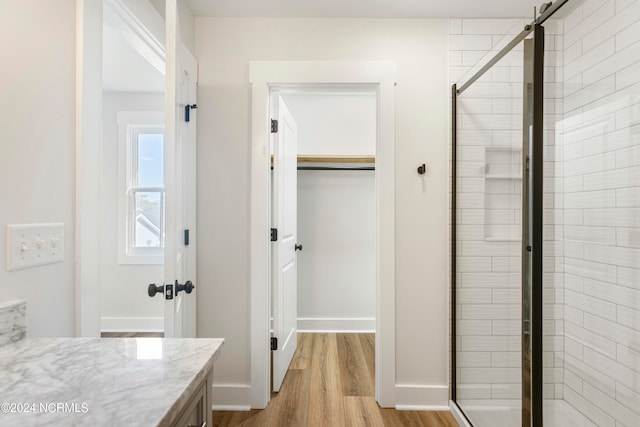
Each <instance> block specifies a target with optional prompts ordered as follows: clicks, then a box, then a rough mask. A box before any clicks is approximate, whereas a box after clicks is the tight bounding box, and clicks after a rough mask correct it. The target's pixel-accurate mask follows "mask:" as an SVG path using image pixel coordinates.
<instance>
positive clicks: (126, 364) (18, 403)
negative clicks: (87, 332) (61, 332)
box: [0, 338, 224, 426]
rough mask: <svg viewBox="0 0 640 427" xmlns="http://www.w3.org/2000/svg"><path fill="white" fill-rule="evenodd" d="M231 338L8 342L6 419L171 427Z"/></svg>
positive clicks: (0, 388)
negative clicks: (225, 341)
mask: <svg viewBox="0 0 640 427" xmlns="http://www.w3.org/2000/svg"><path fill="white" fill-rule="evenodd" d="M223 342H224V340H222V339H208V338H193V339H192V338H187V339H172V338H103V339H99V338H28V339H24V340H22V341H20V342H17V343H14V344H10V345H6V346H3V347H0V425H2V426H5V425H6V426H9V425H15V426H18V425H24V426H40V425H42V426H169V425H170V424H171V423H172V422H173V421H175V419H176V418H177V417H178V415H179V410H180V409H181V408H182V406H183V405H185V404H186V403H187V400H188V399H189V397H190V396H191V394H192V393H193V392H194V391H195V390H196V388H197V386H198V385H199V384H200V382H201V381H202V380H203V379H204V378H205V376H206V374H207V372H208V371H209V369H210V368H212V366H213V362H214V360H215V359H216V358H217V356H218V355H219V351H220V347H221V346H222V344H223Z"/></svg>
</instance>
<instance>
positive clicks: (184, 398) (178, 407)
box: [157, 338, 224, 427]
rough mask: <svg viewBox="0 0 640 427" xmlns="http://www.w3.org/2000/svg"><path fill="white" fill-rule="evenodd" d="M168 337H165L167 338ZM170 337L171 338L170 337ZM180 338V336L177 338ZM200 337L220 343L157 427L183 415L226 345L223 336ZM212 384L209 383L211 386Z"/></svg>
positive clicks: (211, 391)
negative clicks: (182, 412) (183, 411)
mask: <svg viewBox="0 0 640 427" xmlns="http://www.w3.org/2000/svg"><path fill="white" fill-rule="evenodd" d="M166 339H167V338H165V340H166ZM169 339H170V338H169ZM176 339H180V338H176ZM200 339H208V340H212V341H216V342H217V343H218V347H217V348H216V350H215V351H214V352H213V354H212V355H211V357H209V360H208V361H207V362H206V363H205V364H204V365H203V367H202V369H200V371H198V373H197V374H196V375H195V376H194V377H193V379H192V380H191V382H190V383H189V384H188V385H187V386H186V387H185V389H184V390H183V392H182V394H181V395H180V397H179V398H178V399H177V400H176V401H175V402H174V403H173V405H171V407H170V408H169V410H168V411H167V413H166V414H165V415H164V416H163V417H162V420H160V423H158V426H157V427H170V426H171V425H172V424H173V422H174V421H176V420H177V419H178V417H179V416H180V415H181V411H182V410H184V409H185V407H186V405H187V404H188V403H189V399H190V398H191V396H192V395H193V393H194V392H195V391H196V390H197V389H198V386H200V384H201V383H202V381H203V380H205V378H206V375H207V373H208V372H209V371H210V370H211V369H213V365H214V362H215V360H216V359H217V358H218V357H219V356H220V349H221V348H222V346H223V345H224V339H222V338H200ZM211 386H212V384H209V387H210V388H211ZM207 393H213V390H207ZM207 410H209V411H211V410H212V408H207Z"/></svg>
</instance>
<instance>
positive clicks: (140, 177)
mask: <svg viewBox="0 0 640 427" xmlns="http://www.w3.org/2000/svg"><path fill="white" fill-rule="evenodd" d="M118 128H119V139H120V141H119V151H120V156H119V175H120V180H119V181H120V185H119V186H118V191H119V195H118V200H119V203H118V204H119V209H118V262H119V263H120V264H162V263H163V262H164V212H165V190H164V115H163V113H162V112H120V113H118Z"/></svg>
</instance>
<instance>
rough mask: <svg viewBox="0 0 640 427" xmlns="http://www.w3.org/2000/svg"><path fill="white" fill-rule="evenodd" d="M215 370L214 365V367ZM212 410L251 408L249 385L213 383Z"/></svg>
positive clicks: (242, 409) (247, 409) (246, 409)
mask: <svg viewBox="0 0 640 427" xmlns="http://www.w3.org/2000/svg"><path fill="white" fill-rule="evenodd" d="M214 370H215V367H214ZM211 390H212V395H213V410H215V411H249V410H251V386H250V385H248V384H213V387H212V389H211Z"/></svg>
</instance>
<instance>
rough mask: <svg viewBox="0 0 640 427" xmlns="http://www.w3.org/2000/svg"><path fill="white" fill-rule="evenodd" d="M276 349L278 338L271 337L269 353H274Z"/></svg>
mask: <svg viewBox="0 0 640 427" xmlns="http://www.w3.org/2000/svg"><path fill="white" fill-rule="evenodd" d="M277 349H278V338H276V337H271V351H276V350H277Z"/></svg>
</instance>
